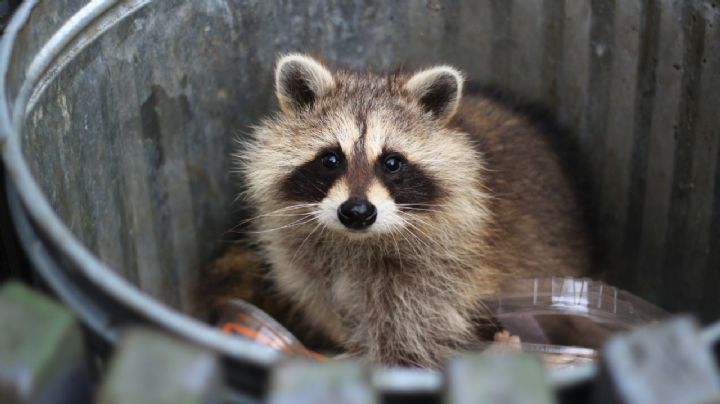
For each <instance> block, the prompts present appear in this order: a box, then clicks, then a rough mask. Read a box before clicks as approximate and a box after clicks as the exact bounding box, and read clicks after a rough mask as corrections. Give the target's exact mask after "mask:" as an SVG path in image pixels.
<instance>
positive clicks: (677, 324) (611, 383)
mask: <svg viewBox="0 0 720 404" xmlns="http://www.w3.org/2000/svg"><path fill="white" fill-rule="evenodd" d="M601 360H602V364H601V380H600V382H599V385H598V388H597V389H596V392H597V397H596V400H595V401H596V402H598V403H600V402H602V403H608V402H614V403H624V404H651V403H652V404H654V403H664V404H700V403H720V373H718V367H717V364H716V363H715V361H714V357H713V352H712V350H711V347H710V345H709V344H708V343H707V341H703V339H702V338H701V335H700V330H699V328H698V325H697V323H696V322H695V321H694V320H693V319H692V318H689V317H678V318H675V319H673V320H670V321H667V322H664V323H661V324H653V325H650V326H647V327H643V328H641V329H638V330H637V331H634V332H632V333H630V334H626V335H620V336H617V337H614V338H612V339H611V340H610V341H608V342H607V344H606V345H605V347H604V349H603V351H602V354H601Z"/></svg>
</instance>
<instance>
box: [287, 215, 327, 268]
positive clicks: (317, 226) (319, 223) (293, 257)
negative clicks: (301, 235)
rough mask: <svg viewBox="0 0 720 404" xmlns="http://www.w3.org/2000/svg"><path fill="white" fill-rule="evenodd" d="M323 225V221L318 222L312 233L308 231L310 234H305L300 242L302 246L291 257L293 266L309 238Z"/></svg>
mask: <svg viewBox="0 0 720 404" xmlns="http://www.w3.org/2000/svg"><path fill="white" fill-rule="evenodd" d="M313 220H317V217H315V218H313ZM322 225H323V224H322V222H318V224H317V225H315V227H314V228H313V229H312V230H311V231H310V233H308V235H307V236H305V239H303V241H302V243H300V246H299V247H298V248H297V250H295V254H293V256H292V258H291V259H290V266H291V267H292V265H293V263H295V258H297V256H298V253H300V250H302V248H303V246H304V245H305V243H306V242H307V241H308V239H310V236H312V235H313V233H315V230H317V229H318V228H320V226H322Z"/></svg>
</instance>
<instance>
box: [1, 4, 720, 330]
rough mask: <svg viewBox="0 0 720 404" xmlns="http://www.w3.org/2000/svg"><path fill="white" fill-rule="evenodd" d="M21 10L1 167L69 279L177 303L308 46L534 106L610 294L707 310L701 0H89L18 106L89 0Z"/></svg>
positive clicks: (717, 67) (717, 219) (707, 84)
mask: <svg viewBox="0 0 720 404" xmlns="http://www.w3.org/2000/svg"><path fill="white" fill-rule="evenodd" d="M31 3H34V5H33V7H26V8H27V10H26V11H25V12H26V13H28V22H27V24H24V25H23V26H21V27H18V32H17V38H16V39H15V47H14V48H13V49H12V54H8V55H6V56H7V58H8V59H7V63H8V64H7V69H8V70H7V73H6V74H5V76H4V77H3V78H2V81H3V87H2V90H3V94H2V96H3V101H5V102H7V103H9V106H6V107H7V108H5V109H4V110H3V111H0V112H2V113H3V114H5V115H4V116H2V117H1V118H2V124H3V128H4V129H3V132H4V133H3V135H5V136H7V135H15V134H14V133H12V131H10V130H8V128H11V127H13V126H17V127H18V128H20V129H21V131H20V132H19V134H17V135H18V136H19V138H17V139H15V140H18V142H14V141H10V142H9V143H8V144H7V145H6V147H5V148H4V149H5V150H3V157H4V160H5V164H6V166H7V168H8V170H9V175H10V177H11V178H12V179H13V181H15V183H16V186H17V187H18V188H19V190H20V194H21V198H22V199H23V202H24V203H25V205H26V208H27V209H28V210H29V213H30V214H31V215H32V216H33V217H34V219H35V220H36V221H37V222H40V223H41V224H40V226H39V227H40V229H41V232H45V233H47V234H50V235H51V236H50V237H48V238H49V239H50V240H52V243H55V244H56V246H57V248H58V249H60V250H63V251H66V252H70V253H71V254H70V255H71V256H72V257H75V261H74V262H75V263H76V264H77V265H78V266H79V267H81V268H84V269H83V270H87V271H89V272H92V273H93V274H96V275H97V274H101V273H102V271H105V270H106V269H107V268H111V269H112V270H113V271H115V272H116V273H118V274H120V275H122V277H124V278H125V279H127V280H129V281H130V282H132V283H133V284H135V285H137V286H139V287H140V288H141V289H142V290H144V291H146V292H148V293H149V294H151V295H152V296H155V297H156V298H158V299H159V300H161V301H163V302H164V303H166V304H169V305H171V306H173V307H177V308H186V307H187V301H188V286H189V285H190V284H191V283H192V281H193V279H195V277H196V276H197V275H198V271H199V268H200V267H201V266H202V264H203V263H204V262H206V261H207V260H208V259H209V258H210V257H211V256H212V255H213V254H215V253H216V252H217V251H218V249H219V248H220V247H221V246H222V245H223V243H224V240H227V239H228V238H229V236H228V235H227V234H226V231H227V230H228V229H230V228H231V227H232V226H233V224H234V223H236V222H237V220H238V219H239V218H240V216H241V214H242V213H241V211H242V207H241V206H238V205H237V204H235V203H233V199H234V196H235V193H236V191H237V189H238V188H237V187H236V186H235V184H233V181H232V178H231V176H230V175H229V174H228V171H229V170H228V168H229V163H228V155H229V151H230V147H231V139H232V138H233V136H235V135H236V134H238V133H243V132H245V131H247V130H248V127H249V125H250V124H252V123H253V122H257V120H258V119H259V118H260V117H262V116H263V115H265V114H267V113H269V112H270V111H272V110H273V109H274V108H275V106H274V100H273V97H272V91H271V84H272V83H271V76H272V75H271V69H272V64H273V61H274V59H275V57H276V56H277V54H278V53H280V52H283V51H288V50H302V51H312V52H315V53H317V54H320V55H322V56H323V57H324V58H325V59H327V60H328V62H330V63H331V64H339V65H344V66H349V67H353V68H375V69H390V68H393V67H395V66H398V65H402V66H404V67H405V68H415V67H420V66H426V65H429V64H432V63H439V62H442V63H450V64H454V65H457V66H458V67H460V68H461V69H463V70H465V71H466V72H467V74H468V76H469V77H470V78H471V79H473V80H477V81H483V82H489V83H494V84H496V85H498V86H500V87H502V88H506V89H508V90H511V91H512V92H514V93H516V94H518V95H520V96H521V97H524V98H527V99H529V100H531V101H538V102H540V103H541V104H543V105H545V106H546V107H547V108H548V109H549V111H550V112H551V114H552V115H553V116H554V117H555V118H557V119H558V121H559V122H560V123H561V124H562V125H563V126H564V127H566V128H567V129H568V131H569V133H570V134H572V135H573V136H574V138H575V139H576V140H577V142H578V144H579V146H580V148H579V150H580V153H581V155H580V159H581V160H583V161H586V162H587V163H588V165H589V167H590V178H589V179H588V180H589V182H590V183H591V184H593V187H592V198H591V199H592V200H593V201H594V203H593V210H594V212H595V217H596V218H597V222H598V225H599V230H600V234H601V242H602V246H603V251H604V252H605V257H606V259H605V265H606V267H607V268H608V270H609V272H610V279H609V280H610V282H611V283H614V284H616V285H617V286H620V287H623V288H626V289H629V290H631V291H633V292H635V293H638V294H640V295H641V296H643V297H646V298H648V299H650V300H651V301H653V302H655V303H657V304H659V305H661V306H663V307H665V308H667V309H669V310H684V311H693V312H696V313H698V314H700V315H702V316H703V318H704V319H706V320H709V319H713V318H718V316H720V294H718V293H716V290H717V288H718V286H719V285H720V270H718V266H719V265H720V202H719V199H718V198H720V170H718V167H717V160H718V154H719V153H720V148H719V147H718V141H719V140H720V129H718V128H720V114H719V113H718V111H717V106H716V101H715V98H716V94H718V93H720V25H719V24H720V2H718V1H717V0H692V1H682V0H632V1H618V0H614V1H612V0H602V1H601V0H592V1H591V0H587V1H576V0H566V1H555V0H531V1H529V0H512V1H489V0H488V1H475V0H467V1H455V2H449V1H448V2H445V1H422V2H421V1H397V2H385V1H379V0H357V1H347V2H339V1H320V0H312V1H308V2H302V3H300V2H293V1H289V0H288V1H279V0H277V1H251V0H207V1H201V2H200V1H189V0H164V1H150V0H147V1H138V0H136V1H129V0H128V1H106V2H103V1H99V0H97V1H93V2H91V3H90V4H91V5H95V6H101V5H103V3H107V5H108V6H109V7H111V8H110V11H108V12H106V13H103V14H101V15H99V16H98V17H97V18H96V19H95V20H93V21H92V22H91V23H89V24H88V25H87V26H84V28H83V29H82V30H81V31H80V32H79V33H77V34H76V35H75V36H73V37H72V38H71V40H70V42H69V44H68V45H67V46H65V47H63V48H62V49H58V54H57V55H56V57H53V58H52V59H51V60H50V61H51V64H50V68H49V69H47V70H44V71H43V72H42V74H41V75H40V76H39V78H38V81H37V82H33V83H30V87H28V88H30V89H31V90H32V91H30V92H29V93H28V95H27V96H28V98H27V99H26V100H25V101H26V102H19V103H17V102H16V98H17V97H18V96H22V88H23V85H27V83H26V77H27V76H26V75H27V73H26V72H27V67H28V66H29V65H30V64H31V63H32V61H33V60H34V59H36V57H37V56H38V55H43V52H42V51H41V49H43V46H46V44H48V43H49V42H51V38H53V35H55V33H57V32H58V31H60V30H62V29H63V25H65V26H67V24H66V22H67V21H69V20H70V19H71V16H72V15H73V14H74V13H76V12H77V11H78V10H79V9H80V7H81V6H82V5H83V4H85V1H81V0H52V1H49V0H48V1H35V2H31ZM35 3H36V4H35ZM5 45H6V46H5V47H4V51H9V48H8V44H7V43H6V44H5ZM47 50H48V49H47V48H45V51H47ZM24 83H25V84H24ZM21 101H22V100H21ZM18 108H23V110H19V109H18ZM18 111H19V112H18ZM13 115H15V116H20V117H22V119H20V120H19V121H18V120H17V119H15V121H13V122H11V121H12V120H13V118H12V116H13ZM20 152H21V154H20ZM21 157H24V159H25V162H26V163H27V165H28V168H29V170H30V171H29V172H27V173H26V172H25V171H24V170H23V169H22V167H21V162H22V161H21V160H20V158H21ZM18 167H20V168H18ZM26 174H32V177H33V178H34V180H35V181H37V185H38V186H39V189H35V188H34V184H30V185H28V181H30V179H29V177H28V176H26ZM41 193H42V195H44V196H43V197H42V198H46V200H47V202H49V205H48V206H47V207H48V208H51V209H52V210H50V209H44V208H43V206H44V205H43V204H42V203H34V201H35V200H36V199H37V198H40V195H41ZM54 214H57V217H54ZM58 219H59V221H58ZM63 225H64V226H67V229H69V230H70V232H71V233H72V234H73V235H74V236H75V237H77V239H78V240H79V241H80V242H81V243H82V245H84V246H85V247H87V248H88V249H89V251H90V252H92V253H93V254H94V255H95V256H97V257H98V258H99V261H101V262H102V263H103V264H104V265H100V263H99V262H98V261H95V258H94V257H93V256H91V255H89V254H87V251H85V250H84V249H83V247H82V246H80V245H79V244H76V243H75V240H70V239H68V241H63V240H64V239H66V238H67V237H66V236H67V234H66V233H64V230H67V229H65V228H64V227H63ZM105 265H106V266H105ZM89 266H93V269H88V268H89ZM93 271H94V272H93ZM98 279H100V276H99V275H98ZM108 279H110V278H108ZM113 285H115V284H114V283H112V282H108V283H107V284H106V285H105V287H107V288H109V289H111V288H112V286H113ZM121 289H122V290H123V293H124V291H125V289H123V288H120V289H118V290H121ZM128 293H129V292H128ZM119 295H120V294H119ZM123 296H124V295H123ZM146 306H147V307H148V310H150V311H153V310H155V306H152V305H146ZM156 313H158V315H163V314H162V313H166V312H163V311H162V310H160V309H157V311H156Z"/></svg>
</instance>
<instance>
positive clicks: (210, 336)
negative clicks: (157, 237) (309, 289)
mask: <svg viewBox="0 0 720 404" xmlns="http://www.w3.org/2000/svg"><path fill="white" fill-rule="evenodd" d="M43 1H44V0H26V1H25V2H23V3H21V5H20V7H19V8H18V9H17V10H16V11H15V14H14V16H13V17H12V19H11V21H10V23H9V24H8V26H7V28H6V30H5V33H4V35H3V37H2V42H0V152H1V153H2V160H3V165H4V169H5V176H6V178H8V179H9V181H8V186H12V187H13V188H14V190H15V191H16V192H15V193H16V195H17V197H18V199H19V201H20V204H21V205H22V209H15V210H13V212H12V215H13V216H16V215H23V216H25V217H24V218H21V219H27V220H29V222H31V223H32V225H33V226H34V227H36V228H37V229H39V230H40V231H41V232H42V234H43V235H44V236H46V237H45V238H44V239H43V240H46V242H47V243H49V244H51V245H52V247H54V248H55V249H57V250H58V251H60V252H61V253H62V255H63V257H64V258H66V259H68V260H70V261H71V262H72V264H73V267H75V268H76V269H77V270H78V271H80V272H81V274H82V275H83V276H84V277H86V278H87V279H88V280H89V281H91V282H92V283H93V285H95V286H96V287H98V288H100V289H101V290H102V292H104V293H106V294H107V295H108V296H110V297H111V298H113V299H115V300H117V301H120V302H123V304H125V305H127V306H128V307H129V308H130V309H131V310H132V311H133V312H135V313H137V314H139V315H141V316H142V317H146V318H147V319H149V320H151V321H152V322H153V323H155V324H157V325H159V326H161V327H162V328H164V329H165V330H168V331H170V332H172V333H173V334H175V335H177V336H180V337H182V338H185V339H188V340H190V341H193V342H196V343H199V344H200V345H203V346H206V347H208V348H211V349H212V350H213V351H217V352H219V353H222V354H225V355H228V356H230V357H232V358H235V359H239V360H242V361H245V362H251V363H252V364H255V365H261V366H270V365H271V364H273V363H275V362H277V361H278V360H279V359H280V358H281V355H280V354H278V353H277V352H275V351H274V350H272V349H270V348H268V347H265V346H262V345H260V344H256V343H254V342H250V341H245V340H241V339H239V338H236V337H232V336H229V335H226V334H223V333H222V332H220V331H218V330H216V329H215V328H213V327H211V326H210V325H208V324H205V323H203V322H201V321H199V320H197V319H194V318H192V317H190V316H189V315H187V314H184V313H182V312H180V311H178V310H175V309H172V308H170V307H169V306H167V305H165V304H164V303H162V302H160V301H159V300H157V299H155V298H153V297H151V296H150V295H148V294H146V293H144V292H142V291H141V290H140V289H139V288H138V287H136V286H135V285H132V284H131V283H130V282H129V281H128V280H126V279H125V278H123V277H122V276H120V275H119V274H117V273H116V272H114V271H113V270H112V269H110V267H109V266H107V265H106V264H105V263H104V262H102V261H101V260H100V258H99V257H97V256H96V255H95V254H94V253H92V252H91V251H90V250H89V249H88V248H87V247H86V246H85V245H84V244H83V243H82V242H81V241H80V240H79V239H78V238H76V236H75V235H74V234H73V232H72V231H71V230H70V229H69V228H68V227H67V226H66V225H65V224H64V223H63V221H62V220H61V219H60V217H59V216H58V215H57V214H56V212H55V211H54V209H53V208H52V207H51V205H50V202H49V200H48V199H47V197H46V196H45V194H44V192H43V191H42V190H41V189H40V187H39V185H38V183H37V182H36V181H35V178H34V177H33V175H32V173H31V171H30V168H29V166H28V164H27V162H26V160H25V158H24V156H23V154H22V148H21V145H20V134H21V125H22V122H15V121H14V120H13V118H12V113H11V109H10V103H9V102H8V94H7V83H8V80H9V77H8V73H9V69H10V63H11V61H12V60H11V57H12V55H13V51H14V50H15V40H16V38H17V34H18V32H19V31H20V30H21V29H23V28H24V27H25V26H26V24H27V22H28V21H29V19H30V17H31V15H32V11H33V9H34V8H35V7H36V6H37V5H38V4H40V3H41V2H43ZM124 3H127V2H126V1H123V0H92V1H90V2H88V3H87V4H86V5H84V6H82V7H81V8H80V9H79V10H78V11H77V12H76V13H75V14H74V15H73V17H72V18H71V20H70V22H67V23H66V24H65V25H63V26H62V28H68V27H67V24H69V23H74V24H78V25H79V26H77V27H71V28H74V29H70V30H66V31H65V32H64V33H61V31H60V30H58V31H56V32H55V34H54V35H53V37H51V40H50V41H48V42H47V43H46V45H47V44H50V43H51V41H52V40H53V39H55V35H57V34H58V33H61V34H64V35H67V33H68V32H69V33H70V34H69V35H68V36H70V35H72V36H75V35H77V34H78V33H81V32H82V29H83V27H86V26H87V25H88V24H89V23H91V22H92V21H93V18H95V17H97V16H98V15H99V14H100V13H112V12H113V10H114V8H115V7H116V6H119V5H123V4H124ZM148 3H149V2H148V1H145V4H148ZM143 6H144V5H143ZM127 16H129V14H126V15H121V16H118V17H119V18H117V21H115V22H118V21H120V20H121V19H123V18H126V17H127ZM76 17H77V18H76ZM100 35H101V33H100V34H98V35H97V36H100ZM59 39H61V40H60V41H55V43H54V44H52V45H54V46H53V47H51V48H47V47H44V48H42V51H43V52H44V51H46V50H47V51H49V52H54V53H55V56H57V53H59V52H60V51H61V50H62V49H63V48H64V47H65V45H66V44H67V43H68V42H71V41H72V39H73V38H72V37H67V38H59ZM90 42H92V41H90ZM83 46H87V43H85V44H84V45H83ZM40 56H44V57H47V56H48V55H47V54H43V55H36V59H35V60H37V57H40ZM35 60H34V61H35ZM52 60H53V58H50V59H49V61H50V62H52ZM25 79H26V78H25ZM25 79H24V80H25ZM25 84H29V85H30V86H31V87H32V86H34V85H35V84H36V83H25V82H23V85H25ZM13 101H15V100H13ZM24 101H25V102H27V99H25V100H24ZM18 106H21V107H22V109H23V110H24V109H25V106H26V105H25V104H23V105H16V108H17V107H18ZM15 115H16V116H20V117H23V118H24V117H25V114H24V113H22V114H20V113H16V114H15ZM17 219H18V218H17V217H13V221H14V222H15V223H17V221H18V220H17ZM40 242H41V243H42V242H43V241H42V240H40ZM26 252H27V254H28V255H29V258H30V259H31V261H32V262H33V266H34V267H35V269H36V270H38V271H39V272H41V276H42V277H43V279H44V280H48V278H51V277H48V276H47V275H48V274H47V271H53V270H54V269H53V268H50V267H48V266H47V265H42V260H41V259H38V257H37V252H36V251H33V249H28V248H26ZM57 268H59V270H60V271H65V270H67V269H66V268H63V266H62V265H58V266H57ZM49 283H50V286H51V288H52V289H53V292H54V293H56V294H57V295H58V296H59V297H60V298H61V299H62V300H63V301H65V302H66V303H67V304H69V305H70V304H71V301H72V299H68V298H67V296H64V293H63V290H61V286H60V285H57V284H52V282H49ZM73 309H77V308H73ZM75 312H76V313H82V312H83V311H81V310H75ZM83 317H86V316H83ZM82 320H83V322H85V323H86V324H87V325H88V326H90V327H91V328H92V329H93V330H94V331H95V332H97V333H98V334H99V335H100V336H101V337H103V339H105V340H106V341H108V342H111V343H114V342H115V341H116V340H117V338H118V337H119V335H118V331H119V329H114V328H111V327H109V326H108V323H107V321H99V319H93V318H82ZM119 320H122V319H119ZM113 324H117V325H121V324H123V322H122V321H119V322H117V323H114V322H113Z"/></svg>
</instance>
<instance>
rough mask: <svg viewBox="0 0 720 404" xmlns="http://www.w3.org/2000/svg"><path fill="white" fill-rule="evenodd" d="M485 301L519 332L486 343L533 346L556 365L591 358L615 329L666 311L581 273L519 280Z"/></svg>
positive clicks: (508, 326) (526, 348) (495, 346)
mask: <svg viewBox="0 0 720 404" xmlns="http://www.w3.org/2000/svg"><path fill="white" fill-rule="evenodd" d="M483 303H484V304H485V306H486V307H487V308H488V309H489V310H490V312H491V313H492V314H493V316H494V317H495V319H496V320H497V322H498V323H499V324H498V325H499V326H500V328H502V329H503V330H505V331H507V333H509V335H513V336H517V337H519V340H518V339H513V341H512V342H510V341H509V340H508V339H507V337H500V338H497V336H496V342H494V343H488V344H483V345H484V346H485V347H491V348H492V349H498V345H500V348H502V347H503V346H504V347H505V349H508V350H518V351H523V352H532V353H535V354H537V355H538V356H540V358H541V359H542V360H543V361H544V362H545V363H546V364H547V365H548V366H551V367H554V368H557V367H573V366H577V365H582V364H587V363H589V362H593V361H594V360H595V358H596V356H597V349H599V348H600V347H601V346H602V344H603V343H604V342H605V340H606V339H607V338H608V337H609V336H610V335H611V334H613V333H616V332H620V331H626V330H630V329H632V328H635V327H637V326H640V325H643V324H646V323H650V322H653V321H658V320H661V319H663V318H665V317H667V316H668V314H667V313H666V312H665V311H663V310H662V309H660V308H659V307H657V306H655V305H653V304H652V303H649V302H647V301H645V300H643V299H641V298H639V297H637V296H634V295H632V294H631V293H629V292H626V291H623V290H620V289H618V288H615V287H612V286H609V285H607V284H605V283H603V282H599V281H593V280H590V279H578V278H535V279H527V280H520V281H517V282H514V283H513V284H512V286H511V287H509V288H506V289H504V290H503V291H502V293H500V294H498V295H497V296H495V297H492V298H489V299H485V300H483Z"/></svg>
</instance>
